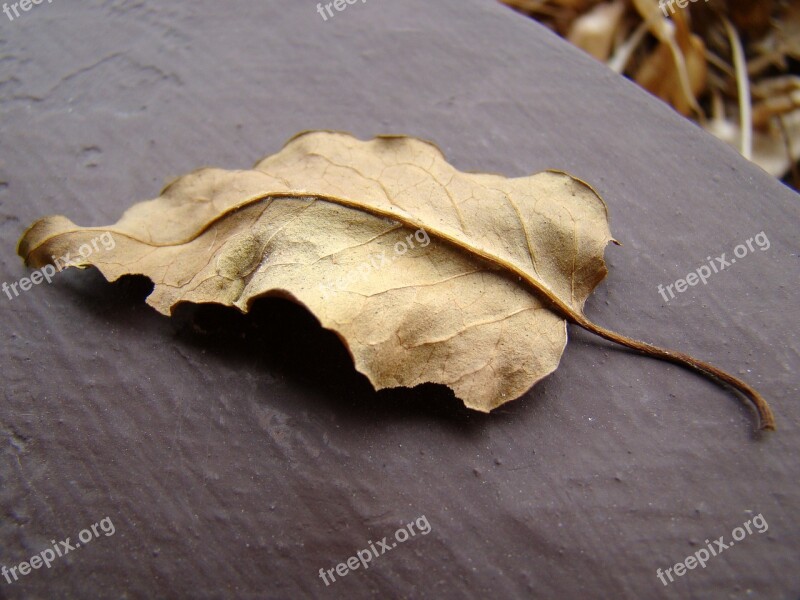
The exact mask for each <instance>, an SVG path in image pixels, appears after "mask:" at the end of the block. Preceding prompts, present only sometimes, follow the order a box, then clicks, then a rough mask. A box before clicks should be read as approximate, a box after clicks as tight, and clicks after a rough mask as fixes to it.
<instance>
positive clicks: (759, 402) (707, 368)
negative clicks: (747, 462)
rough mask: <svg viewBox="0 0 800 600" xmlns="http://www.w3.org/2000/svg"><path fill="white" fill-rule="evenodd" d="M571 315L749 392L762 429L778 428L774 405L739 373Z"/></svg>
mask: <svg viewBox="0 0 800 600" xmlns="http://www.w3.org/2000/svg"><path fill="white" fill-rule="evenodd" d="M569 319H570V320H571V321H572V322H573V323H575V324H576V325H578V326H580V327H583V328H584V329H585V330H587V331H590V332H591V333H594V334H596V335H598V336H600V337H602V338H604V339H607V340H609V341H612V342H616V343H617V344H620V345H622V346H625V347H627V348H631V349H633V350H636V351H637V352H641V353H642V354H645V355H647V356H652V357H655V358H660V359H662V360H667V361H669V362H672V363H675V364H678V365H681V366H683V367H688V368H690V369H693V370H695V371H698V372H700V373H702V374H703V375H706V376H708V377H710V378H712V379H714V380H715V381H717V383H721V384H724V385H727V386H729V387H731V388H733V389H734V390H736V391H737V392H739V393H740V394H742V395H743V396H745V397H746V398H747V399H748V400H749V401H750V402H751V403H752V404H753V406H754V407H755V409H756V412H757V413H758V418H759V429H761V430H774V429H775V416H774V415H773V414H772V409H770V407H769V404H767V401H766V400H764V398H763V397H762V396H761V394H759V393H758V392H757V391H755V390H754V389H753V388H752V387H750V386H749V385H748V384H747V383H745V382H744V381H742V380H741V379H739V378H738V377H734V376H733V375H731V374H730V373H726V372H725V371H723V370H721V369H718V368H717V367H715V366H714V365H710V364H708V363H707V362H703V361H702V360H698V359H696V358H694V357H693V356H689V355H688V354H684V353H683V352H676V351H674V350H667V349H665V348H659V347H658V346H654V345H652V344H648V343H647V342H640V341H639V340H634V339H632V338H629V337H625V336H624V335H620V334H619V333H616V332H614V331H611V330H609V329H606V328H604V327H601V326H599V325H596V324H595V323H592V322H591V321H589V320H588V319H586V318H585V317H582V316H578V317H577V318H576V315H574V314H570V315H569Z"/></svg>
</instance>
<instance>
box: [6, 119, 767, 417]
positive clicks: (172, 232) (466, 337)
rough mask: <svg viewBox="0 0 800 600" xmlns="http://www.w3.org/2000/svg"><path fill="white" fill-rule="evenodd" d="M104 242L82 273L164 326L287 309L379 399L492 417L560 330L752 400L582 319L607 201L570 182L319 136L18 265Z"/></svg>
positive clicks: (392, 141)
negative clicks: (192, 316)
mask: <svg viewBox="0 0 800 600" xmlns="http://www.w3.org/2000/svg"><path fill="white" fill-rule="evenodd" d="M105 233H109V234H110V235H112V236H113V237H114V240H115V242H116V243H115V246H114V248H113V249H112V250H108V251H106V252H96V253H90V254H89V256H87V257H86V258H84V259H82V261H81V263H80V264H83V265H89V264H91V265H94V266H95V267H97V268H98V269H99V270H100V271H101V272H102V273H103V275H104V276H105V277H106V278H107V279H109V280H115V279H117V278H119V277H121V276H122V275H126V274H141V275H145V276H147V277H149V278H150V279H151V280H152V281H153V282H154V284H155V287H154V290H153V292H152V294H151V295H150V297H149V298H148V300H147V301H148V303H149V304H150V305H151V306H153V307H154V308H156V309H157V310H158V311H160V312H161V313H163V314H167V315H168V314H170V313H171V312H172V310H173V309H174V308H175V306H176V305H177V304H179V303H181V302H196V303H201V302H214V303H219V304H224V305H227V306H235V307H237V308H239V309H240V310H241V311H247V310H248V308H249V306H250V305H251V304H252V302H253V301H254V300H255V299H256V298H258V297H263V296H281V297H285V298H289V299H291V300H293V301H294V302H297V303H299V304H301V305H303V306H305V307H307V308H308V309H309V310H310V311H311V312H312V313H313V314H314V315H315V316H316V317H317V318H318V319H319V321H320V323H321V324H322V326H323V327H325V328H328V329H330V330H332V331H334V332H336V333H337V334H338V335H339V337H340V338H341V339H342V341H343V342H344V344H345V346H346V347H347V348H348V349H349V351H350V353H351V355H352V356H353V360H354V362H355V365H356V368H357V369H358V370H359V371H361V372H362V373H364V374H365V375H366V376H367V377H368V378H369V379H370V381H371V382H372V384H373V385H374V386H375V388H376V389H381V388H388V387H397V386H409V387H410V386H415V385H417V384H420V383H425V382H433V383H440V384H444V385H447V386H448V387H450V388H451V389H453V391H454V392H455V393H456V395H457V396H458V397H459V398H461V399H462V400H463V401H464V403H465V404H466V405H467V406H469V407H471V408H474V409H477V410H482V411H489V410H491V409H493V408H495V407H497V406H499V405H501V404H503V403H504V402H507V401H509V400H513V399H515V398H518V397H519V396H521V395H522V394H524V393H525V392H526V391H527V390H528V389H529V388H530V387H531V386H532V385H533V384H534V383H535V382H537V381H538V380H540V379H541V378H542V377H544V376H546V375H547V374H549V373H550V372H552V371H553V370H554V369H555V368H556V367H557V366H558V363H559V360H560V357H561V354H562V352H563V350H564V347H565V344H566V341H567V336H566V320H569V321H572V322H574V323H577V324H579V325H581V326H582V327H585V328H586V329H589V330H590V331H593V332H595V333H597V334H598V335H601V336H603V337H606V338H607V339H612V340H613V341H616V342H618V343H622V344H625V345H628V346H630V347H632V348H635V349H637V350H640V351H642V352H646V353H648V354H651V355H653V356H659V357H661V358H666V359H668V360H673V361H675V362H679V363H681V364H686V365H688V366H691V367H693V368H695V369H698V370H700V371H702V372H704V373H706V374H709V375H713V376H714V377H716V378H717V379H719V380H722V381H724V382H726V383H728V384H729V385H734V386H737V389H740V390H742V391H743V393H747V391H748V390H749V389H750V388H747V386H746V384H744V383H743V382H739V380H736V379H735V378H732V377H731V376H729V375H727V374H725V373H722V372H721V371H718V370H716V369H714V367H711V366H710V365H705V363H701V362H699V361H696V360H695V359H691V357H686V356H685V355H679V354H677V353H672V352H670V351H667V350H661V349H658V348H655V347H653V346H649V345H647V344H644V343H642V342H637V341H635V340H630V339H628V338H624V337H623V336H619V335H618V334H615V333H613V332H609V331H607V330H604V329H603V328H601V327H599V326H597V325H594V324H593V323H591V322H590V321H589V320H588V319H586V317H585V316H584V314H583V305H584V302H585V300H586V298H587V297H588V295H589V294H590V293H591V292H592V290H593V289H594V287H595V286H596V285H597V284H598V283H599V282H600V281H601V280H602V278H603V277H604V276H605V274H606V267H605V263H604V261H603V252H604V248H605V246H606V244H607V243H608V242H609V241H611V240H612V238H611V234H610V232H609V227H608V219H607V211H606V206H605V204H604V203H603V201H602V200H601V199H600V197H599V196H598V195H597V194H596V193H595V192H594V191H593V190H592V189H591V188H590V187H589V186H588V185H587V184H585V183H583V182H581V181H580V180H578V179H576V178H574V177H572V176H570V175H567V174H565V173H561V172H555V171H550V172H544V173H539V174H537V175H533V176H530V177H522V178H516V179H507V178H504V177H501V176H498V175H489V174H468V173H461V172H459V171H457V170H456V169H455V168H453V167H452V166H451V165H450V164H448V163H447V162H446V160H445V159H444V157H443V156H442V154H441V152H440V151H439V150H438V149H437V148H436V147H435V146H433V145H432V144H430V143H428V142H424V141H421V140H417V139H413V138H408V137H400V136H385V137H379V138H376V139H374V140H372V141H368V142H362V141H359V140H356V139H355V138H353V137H351V136H349V135H347V134H343V133H334V132H309V133H305V134H301V135H299V136H298V137H296V138H294V139H293V140H291V141H290V142H289V143H288V144H287V145H286V146H285V147H284V149H283V150H282V151H281V152H279V153H278V154H275V155H273V156H270V157H268V158H266V159H264V160H263V161H261V162H259V163H258V164H257V165H256V166H255V167H254V168H253V169H252V170H247V171H226V170H222V169H202V170H199V171H196V172H194V173H191V174H189V175H187V176H185V177H182V178H180V179H178V180H177V181H175V182H174V183H172V184H171V185H169V186H167V187H166V188H165V189H164V191H163V192H162V194H161V196H160V197H158V198H156V199H155V200H151V201H148V202H142V203H139V204H136V205H134V206H133V207H131V208H130V209H129V210H128V211H126V213H125V214H124V215H123V216H122V218H121V219H120V220H119V222H117V223H116V224H115V225H113V226H110V227H106V228H82V227H77V226H76V225H74V224H73V223H72V222H71V221H69V220H68V219H66V218H64V217H48V218H45V219H42V220H40V221H38V222H37V223H35V224H34V225H33V226H32V227H31V228H30V229H29V230H28V231H27V232H26V233H25V234H24V236H23V237H22V239H21V240H20V244H19V248H18V251H19V253H20V255H21V256H22V257H23V258H24V259H25V261H26V263H27V264H28V265H29V266H32V267H39V266H42V265H44V264H48V263H52V262H53V257H55V256H62V255H64V254H66V253H71V254H72V255H74V254H76V253H77V251H78V249H79V248H80V246H81V245H82V244H86V243H87V242H88V241H89V240H91V239H93V238H94V237H96V236H97V235H98V234H105ZM84 254H85V253H84ZM726 377H727V378H728V379H726ZM742 386H744V387H742ZM752 392H753V394H755V396H752V395H749V396H748V397H750V398H751V400H753V402H754V403H755V404H756V406H757V408H758V409H759V411H760V414H761V418H762V426H763V427H767V428H771V427H772V424H773V421H772V416H771V414H770V413H769V412H768V410H769V409H768V407H766V403H763V400H761V399H760V396H758V395H757V394H756V393H755V392H754V391H752ZM761 403H763V404H761Z"/></svg>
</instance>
